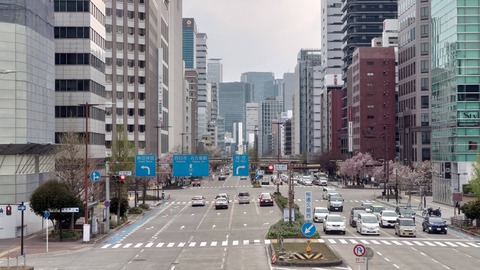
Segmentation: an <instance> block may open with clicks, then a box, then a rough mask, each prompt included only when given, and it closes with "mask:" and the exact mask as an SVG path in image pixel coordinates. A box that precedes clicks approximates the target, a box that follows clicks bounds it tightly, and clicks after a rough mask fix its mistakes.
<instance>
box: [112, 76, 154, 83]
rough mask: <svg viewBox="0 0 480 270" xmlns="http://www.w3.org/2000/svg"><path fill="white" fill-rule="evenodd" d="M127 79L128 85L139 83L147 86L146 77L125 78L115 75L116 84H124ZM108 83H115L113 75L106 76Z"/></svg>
mask: <svg viewBox="0 0 480 270" xmlns="http://www.w3.org/2000/svg"><path fill="white" fill-rule="evenodd" d="M125 78H126V79H127V83H128V84H134V83H135V82H138V83H139V84H145V77H144V76H137V77H135V76H124V75H115V79H116V80H115V82H117V83H123V82H124V81H125ZM106 81H107V82H108V83H111V82H113V75H112V74H107V75H106Z"/></svg>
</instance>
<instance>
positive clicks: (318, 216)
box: [313, 207, 330, 222]
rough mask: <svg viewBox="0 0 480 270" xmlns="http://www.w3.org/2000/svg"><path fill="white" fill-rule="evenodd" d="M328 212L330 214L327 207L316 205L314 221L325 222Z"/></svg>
mask: <svg viewBox="0 0 480 270" xmlns="http://www.w3.org/2000/svg"><path fill="white" fill-rule="evenodd" d="M328 214H330V211H328V209H327V208H326V207H315V208H314V209H313V222H323V220H324V219H325V217H326V216H327V215H328Z"/></svg>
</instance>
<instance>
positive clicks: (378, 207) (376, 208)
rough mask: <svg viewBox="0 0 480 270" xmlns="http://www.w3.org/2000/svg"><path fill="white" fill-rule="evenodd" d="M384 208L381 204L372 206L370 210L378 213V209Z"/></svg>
mask: <svg viewBox="0 0 480 270" xmlns="http://www.w3.org/2000/svg"><path fill="white" fill-rule="evenodd" d="M382 210H385V207H383V206H373V207H372V211H373V212H375V213H380V211H382Z"/></svg>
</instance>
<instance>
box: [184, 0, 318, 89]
mask: <svg viewBox="0 0 480 270" xmlns="http://www.w3.org/2000/svg"><path fill="white" fill-rule="evenodd" d="M320 13H321V11H320V0H183V17H184V18H195V22H196V24H197V30H198V32H202V33H206V34H207V37H208V40H207V46H208V57H209V58H222V59H223V60H222V62H223V80H224V81H225V82H232V81H239V80H240V74H241V73H242V72H247V71H266V72H273V73H274V74H275V78H282V76H283V73H285V72H293V71H294V69H295V64H296V58H297V54H298V52H299V50H300V49H302V48H319V47H320V27H321V26H320Z"/></svg>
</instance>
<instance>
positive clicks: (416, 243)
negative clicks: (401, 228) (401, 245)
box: [413, 241, 425, 247]
mask: <svg viewBox="0 0 480 270" xmlns="http://www.w3.org/2000/svg"><path fill="white" fill-rule="evenodd" d="M413 243H415V245H417V246H421V247H424V246H425V245H424V244H422V243H420V242H418V241H413Z"/></svg>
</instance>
